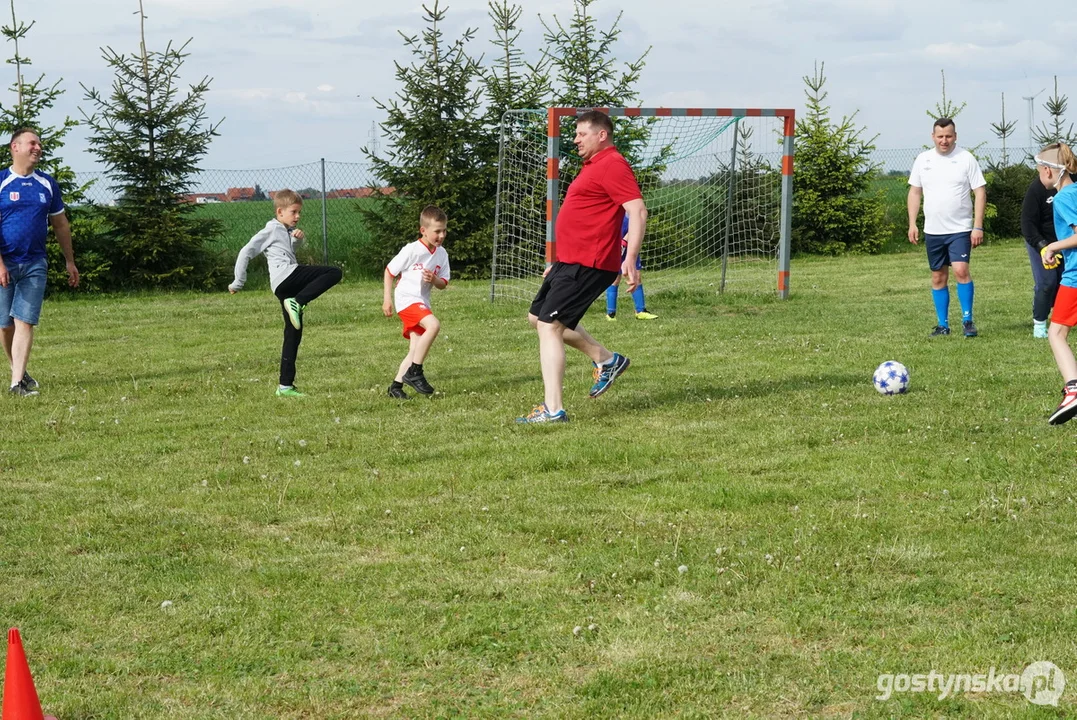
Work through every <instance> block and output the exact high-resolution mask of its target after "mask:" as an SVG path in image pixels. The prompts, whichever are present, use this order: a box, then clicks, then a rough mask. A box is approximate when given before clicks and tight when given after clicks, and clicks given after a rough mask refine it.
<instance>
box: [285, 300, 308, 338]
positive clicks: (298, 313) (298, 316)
mask: <svg viewBox="0 0 1077 720" xmlns="http://www.w3.org/2000/svg"><path fill="white" fill-rule="evenodd" d="M283 302H284V312H286V313H288V322H290V323H291V324H292V327H294V328H295V329H296V330H302V329H303V307H304V306H303V305H300V304H299V303H298V302H296V299H295V298H288V299H287V300H284V301H283Z"/></svg>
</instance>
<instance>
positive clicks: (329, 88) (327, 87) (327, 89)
mask: <svg viewBox="0 0 1077 720" xmlns="http://www.w3.org/2000/svg"><path fill="white" fill-rule="evenodd" d="M318 90H319V92H333V86H332V85H330V84H329V83H322V84H321V85H319V86H318Z"/></svg>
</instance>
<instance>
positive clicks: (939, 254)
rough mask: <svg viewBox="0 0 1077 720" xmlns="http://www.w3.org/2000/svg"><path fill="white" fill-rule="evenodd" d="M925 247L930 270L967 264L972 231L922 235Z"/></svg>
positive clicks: (970, 249)
mask: <svg viewBox="0 0 1077 720" xmlns="http://www.w3.org/2000/svg"><path fill="white" fill-rule="evenodd" d="M924 244H925V245H927V265H928V267H930V268H931V269H932V270H942V268H943V267H944V266H946V265H953V264H954V263H955V262H963V263H967V262H968V261H969V255H971V254H972V231H971V230H969V231H968V232H959V233H951V234H950V235H928V234H927V233H925V234H924Z"/></svg>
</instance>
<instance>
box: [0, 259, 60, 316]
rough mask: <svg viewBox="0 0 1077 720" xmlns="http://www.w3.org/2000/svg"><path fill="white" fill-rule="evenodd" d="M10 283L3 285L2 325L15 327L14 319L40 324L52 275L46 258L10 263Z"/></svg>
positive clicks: (0, 290)
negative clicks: (42, 308) (43, 303)
mask: <svg viewBox="0 0 1077 720" xmlns="http://www.w3.org/2000/svg"><path fill="white" fill-rule="evenodd" d="M7 272H8V278H9V280H8V284H7V287H0V327H5V328H6V327H11V319H12V318H15V319H16V320H21V321H22V322H24V323H26V324H27V325H37V321H38V320H39V319H40V318H41V303H42V301H43V300H44V299H45V284H46V283H47V282H48V279H49V271H48V263H47V262H46V261H45V258H41V259H40V260H31V261H29V262H25V263H9V264H8V265H7Z"/></svg>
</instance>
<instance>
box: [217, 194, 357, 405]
mask: <svg viewBox="0 0 1077 720" xmlns="http://www.w3.org/2000/svg"><path fill="white" fill-rule="evenodd" d="M273 208H274V210H275V212H276V215H277V217H276V218H275V219H273V220H270V221H269V222H268V223H266V226H265V227H264V228H263V229H262V230H261V231H259V232H258V233H257V234H256V235H255V236H254V237H252V238H251V239H250V242H248V243H247V244H246V245H244V246H243V249H242V250H240V251H239V257H237V258H236V273H235V274H236V276H235V279H234V280H233V281H232V282H231V284H229V286H228V292H230V293H232V294H235V293H236V292H237V291H238V290H240V289H241V288H242V287H243V283H245V282H246V280H247V264H248V263H249V262H250V261H251V260H252V259H253V258H254V257H256V256H257V255H258V253H264V254H265V256H266V262H267V263H268V264H269V286H270V287H271V288H272V289H273V294H274V295H276V296H277V299H279V300H280V304H281V312H282V313H283V314H284V346H283V347H282V348H281V353H280V385H279V386H278V387H277V396H278V397H304V395H303V393H301V392H299V390H297V389H296V387H295V357H296V355H297V354H298V353H299V343H300V342H302V340H303V309H304V308H305V307H306V306H307V305H308V304H309V303H310V302H311V301H312V300H314V298H316V297H318V296H319V295H321V294H322V293H324V292H325V291H326V290H328V289H329V288H331V287H333V286H334V285H336V284H337V283H338V282H340V278H341V272H340V268H337V267H329V266H325V265H300V264H299V263H298V262H297V261H296V259H295V249H296V247H298V246H299V244H300V243H301V242H303V231H302V230H300V229H298V228H297V227H296V225H297V224H298V223H299V213H300V212H301V211H302V210H303V198H302V197H300V196H299V193H297V192H295V191H294V190H279V191H277V192H276V193H275V194H274V195H273Z"/></svg>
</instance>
